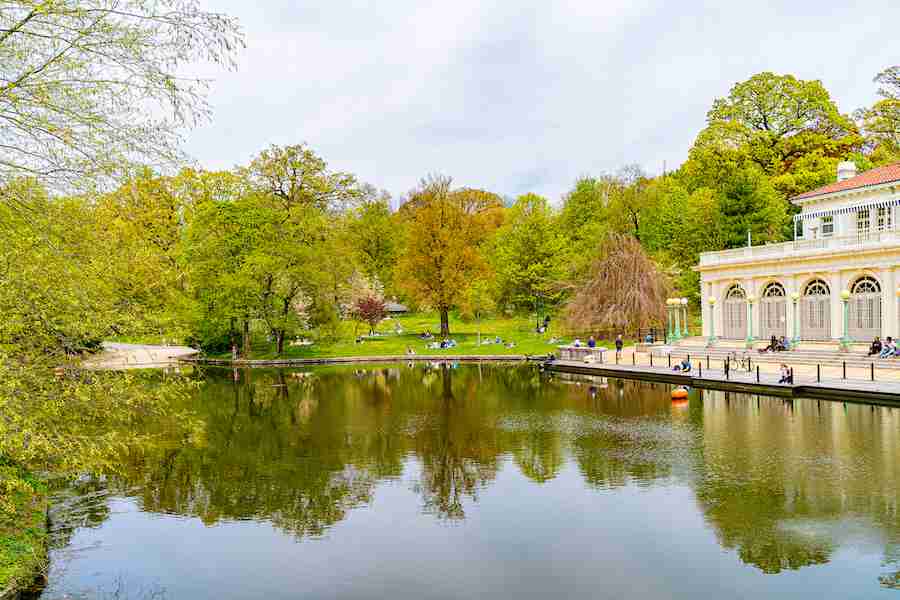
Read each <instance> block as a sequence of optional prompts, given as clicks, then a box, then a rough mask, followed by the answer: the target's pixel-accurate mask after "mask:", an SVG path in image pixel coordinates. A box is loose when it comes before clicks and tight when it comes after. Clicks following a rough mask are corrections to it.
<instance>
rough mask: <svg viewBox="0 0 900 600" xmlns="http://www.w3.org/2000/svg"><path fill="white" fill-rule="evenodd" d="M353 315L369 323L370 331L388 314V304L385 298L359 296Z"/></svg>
mask: <svg viewBox="0 0 900 600" xmlns="http://www.w3.org/2000/svg"><path fill="white" fill-rule="evenodd" d="M353 316H354V317H355V318H356V319H357V320H359V321H362V322H363V323H368V325H369V333H370V334H371V333H373V332H374V331H375V327H377V326H378V323H380V322H381V321H382V319H384V318H385V317H386V316H387V305H386V304H385V302H384V298H381V297H379V296H375V295H370V296H364V297H362V298H358V299H357V300H356V302H355V303H354V305H353Z"/></svg>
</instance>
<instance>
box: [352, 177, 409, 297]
mask: <svg viewBox="0 0 900 600" xmlns="http://www.w3.org/2000/svg"><path fill="white" fill-rule="evenodd" d="M389 199H390V197H389V196H388V195H387V193H386V192H382V193H381V194H375V193H374V190H370V189H367V190H366V197H365V198H364V199H363V201H362V202H361V203H360V205H359V206H357V207H354V208H353V209H352V210H351V211H350V214H349V215H348V219H347V237H348V243H349V244H350V246H351V247H352V248H353V253H354V255H355V257H356V261H357V263H358V264H359V266H360V268H361V269H362V270H363V272H364V273H365V274H366V275H367V276H368V277H370V278H371V277H377V278H378V280H379V281H381V283H382V284H383V285H384V286H385V288H386V290H387V292H388V293H391V292H392V291H393V287H392V286H393V279H394V264H395V263H396V261H397V252H398V245H399V242H400V239H399V238H400V236H399V233H398V227H397V219H395V218H394V216H393V215H391V209H390V205H389V204H388V202H389Z"/></svg>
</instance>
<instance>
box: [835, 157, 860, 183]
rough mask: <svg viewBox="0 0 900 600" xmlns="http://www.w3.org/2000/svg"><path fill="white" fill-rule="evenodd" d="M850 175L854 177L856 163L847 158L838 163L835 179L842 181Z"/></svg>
mask: <svg viewBox="0 0 900 600" xmlns="http://www.w3.org/2000/svg"><path fill="white" fill-rule="evenodd" d="M851 177H856V163H855V162H853V161H849V160H845V161H844V162H840V163H838V168H837V180H838V181H844V180H845V179H850V178H851Z"/></svg>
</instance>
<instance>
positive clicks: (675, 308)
mask: <svg viewBox="0 0 900 600" xmlns="http://www.w3.org/2000/svg"><path fill="white" fill-rule="evenodd" d="M680 312H681V303H680V302H679V300H678V298H672V314H674V315H675V335H674V338H675V340H676V341H677V340H680V339H681V315H680V314H679V313H680Z"/></svg>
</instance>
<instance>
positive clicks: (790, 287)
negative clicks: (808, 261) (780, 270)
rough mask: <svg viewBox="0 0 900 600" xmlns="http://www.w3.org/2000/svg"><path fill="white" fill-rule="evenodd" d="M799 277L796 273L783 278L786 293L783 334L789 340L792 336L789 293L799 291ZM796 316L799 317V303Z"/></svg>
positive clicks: (792, 304)
mask: <svg viewBox="0 0 900 600" xmlns="http://www.w3.org/2000/svg"><path fill="white" fill-rule="evenodd" d="M799 286H800V278H799V277H798V276H797V275H791V276H790V277H785V278H784V293H785V294H787V298H785V299H784V300H785V305H784V306H785V309H784V310H785V329H786V330H787V331H785V333H784V335H786V336H787V338H788V339H789V340H791V339H793V338H794V312H795V311H794V301H793V300H792V299H791V294H793V293H794V292H797V293H798V294H799V293H801V291H800V288H799ZM796 312H797V318H798V319H799V318H800V314H799V313H800V305H799V304H798V305H797V311H796Z"/></svg>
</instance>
